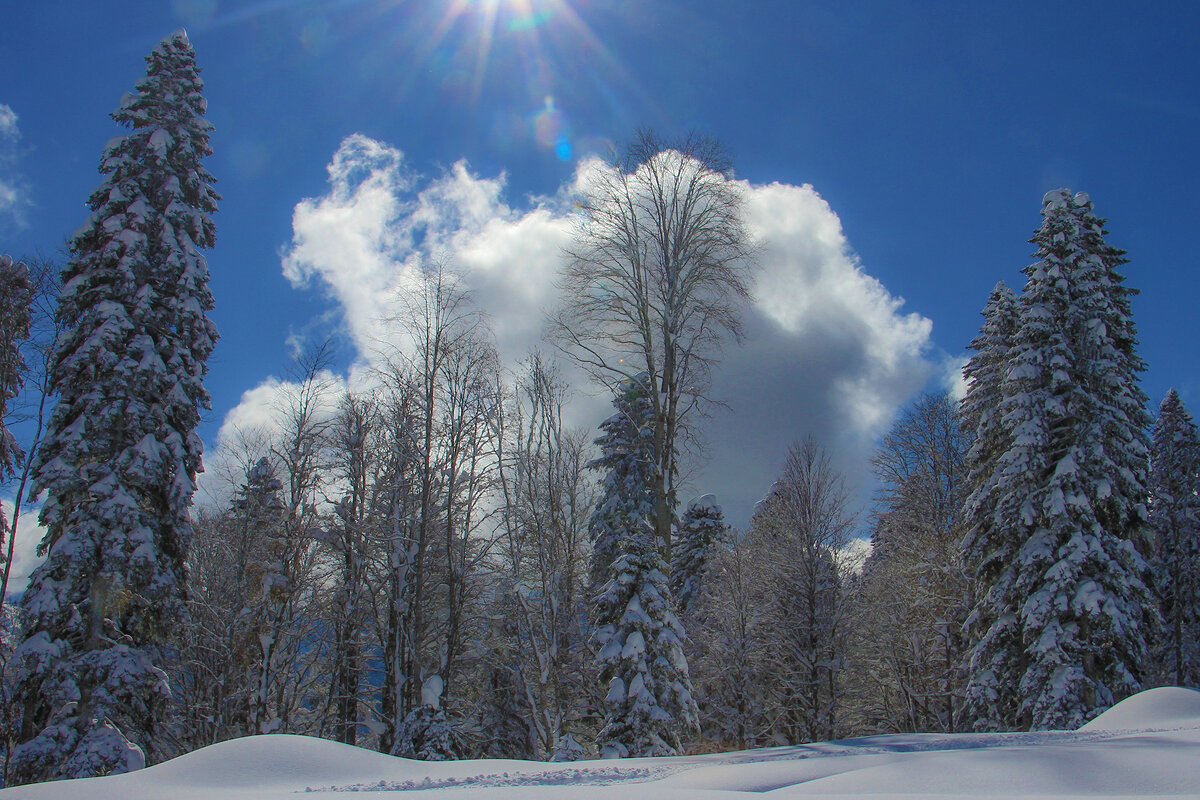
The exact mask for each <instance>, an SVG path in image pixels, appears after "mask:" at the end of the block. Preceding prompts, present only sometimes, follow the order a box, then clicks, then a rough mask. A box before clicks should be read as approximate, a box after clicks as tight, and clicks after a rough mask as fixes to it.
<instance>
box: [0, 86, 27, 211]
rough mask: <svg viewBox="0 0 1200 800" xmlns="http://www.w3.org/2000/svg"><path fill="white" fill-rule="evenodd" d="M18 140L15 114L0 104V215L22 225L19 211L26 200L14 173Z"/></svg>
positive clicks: (18, 131)
mask: <svg viewBox="0 0 1200 800" xmlns="http://www.w3.org/2000/svg"><path fill="white" fill-rule="evenodd" d="M20 138H21V131H20V129H19V128H18V127H17V114H16V112H15V111H13V110H12V108H11V107H9V106H7V105H5V104H4V103H0V215H5V216H8V217H9V218H11V219H12V220H13V221H14V222H15V223H16V224H17V225H24V224H25V220H24V216H23V214H22V213H21V211H22V208H23V207H24V205H25V203H26V202H27V198H26V197H25V196H24V185H23V182H22V180H21V176H20V175H18V174H17V172H16V162H17V142H18V141H19V140H20Z"/></svg>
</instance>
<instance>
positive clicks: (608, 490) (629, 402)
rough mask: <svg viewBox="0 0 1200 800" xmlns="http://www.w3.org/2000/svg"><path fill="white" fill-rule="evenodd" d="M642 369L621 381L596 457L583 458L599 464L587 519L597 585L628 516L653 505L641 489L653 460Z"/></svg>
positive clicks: (607, 569)
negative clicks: (596, 494) (597, 490)
mask: <svg viewBox="0 0 1200 800" xmlns="http://www.w3.org/2000/svg"><path fill="white" fill-rule="evenodd" d="M644 379H645V375H644V374H638V375H636V376H634V377H633V378H629V379H627V380H625V381H622V382H621V384H620V385H619V386H618V389H617V392H618V394H617V396H616V397H615V398H614V400H613V405H614V406H615V407H616V408H617V413H616V414H613V415H612V416H611V417H609V418H608V419H606V420H605V421H604V422H602V423H600V431H601V435H600V438H598V439H596V444H597V445H599V447H600V457H599V458H597V459H596V460H594V461H592V462H591V463H589V464H588V466H589V467H591V468H592V469H596V470H604V471H605V477H604V481H603V487H602V494H601V496H600V501H599V502H598V503H597V504H596V509H595V511H593V512H592V516H591V519H590V520H588V533H589V535H590V536H591V540H592V569H591V579H592V586H593V587H594V588H595V589H596V590H597V591H599V590H600V589H602V588H603V586H604V584H605V583H606V582H607V581H608V579H609V577H610V575H611V569H612V565H613V563H614V562H615V561H616V560H617V558H618V557H619V556H620V555H621V545H622V541H623V539H624V538H625V536H626V531H627V529H628V528H629V526H630V525H631V524H632V523H631V520H635V519H642V518H645V517H646V515H647V514H649V513H651V509H652V508H653V502H654V501H653V498H651V497H649V496H648V495H647V494H646V492H647V491H649V490H648V488H647V487H648V486H649V485H650V476H651V474H652V473H653V471H654V469H655V467H654V461H653V459H652V458H651V457H650V456H649V455H647V453H648V452H649V451H648V448H649V447H650V441H649V440H650V438H651V436H652V431H650V430H649V429H648V427H647V426H646V424H645V422H644V420H645V419H646V418H647V417H648V415H649V414H651V413H652V412H651V410H650V402H649V400H648V399H647V398H646V388H645V384H644V383H643V381H644Z"/></svg>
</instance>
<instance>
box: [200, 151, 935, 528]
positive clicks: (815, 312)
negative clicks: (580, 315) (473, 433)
mask: <svg viewBox="0 0 1200 800" xmlns="http://www.w3.org/2000/svg"><path fill="white" fill-rule="evenodd" d="M596 168H598V167H597V165H596V164H594V163H592V162H585V163H583V164H581V166H580V168H579V170H578V171H577V173H576V175H575V177H574V179H573V182H572V183H571V184H570V185H567V186H564V187H562V188H561V189H560V191H559V193H558V194H557V195H556V196H553V197H544V198H534V199H533V200H532V201H530V203H528V204H527V205H528V206H531V207H528V208H522V209H517V208H514V207H512V206H510V205H509V204H508V201H507V200H506V199H505V180H506V176H505V175H503V174H501V175H498V176H495V177H481V176H478V175H476V174H474V173H472V172H471V170H470V168H469V166H468V165H467V164H466V162H461V161H460V162H458V163H456V164H454V165H453V167H451V169H450V170H449V171H447V172H446V173H444V174H442V175H439V176H437V177H434V178H433V179H431V180H428V181H427V182H424V183H421V182H420V181H418V180H417V179H416V178H415V177H414V176H412V175H409V174H408V173H406V172H405V169H404V159H403V154H402V153H401V152H400V151H399V150H396V149H394V148H391V147H389V146H388V145H385V144H382V143H380V142H376V141H373V140H370V139H368V138H366V137H364V136H361V135H355V136H351V137H349V138H347V139H346V140H345V141H344V142H343V143H342V146H341V147H340V148H339V150H338V152H337V153H336V154H335V155H334V158H333V161H332V162H331V164H330V165H329V188H328V191H327V192H326V194H324V195H322V196H321V197H318V198H310V199H306V200H304V201H302V202H300V203H299V204H297V206H296V209H295V212H294V215H293V227H294V235H293V241H292V243H291V246H290V247H289V248H287V249H286V251H285V253H284V254H283V268H284V274H285V275H286V276H287V277H288V278H289V279H290V280H291V281H292V282H293V283H294V284H295V285H296V286H298V287H302V286H308V285H311V284H312V283H313V282H314V280H315V281H316V282H317V283H318V284H319V285H320V286H321V287H323V288H324V289H325V290H327V291H328V292H329V293H330V295H331V298H332V299H333V300H334V301H335V302H336V303H337V305H338V306H339V307H340V309H341V312H342V315H343V317H344V319H345V322H346V326H347V329H348V330H349V331H350V335H351V337H352V340H353V342H354V344H355V346H356V347H357V350H358V353H359V355H360V357H361V359H362V361H363V362H364V363H365V362H369V361H370V359H371V358H372V353H374V352H376V345H377V344H378V343H379V342H380V341H381V340H386V339H387V337H388V332H389V325H388V323H387V318H388V317H389V315H391V314H393V313H395V311H396V309H397V308H398V303H397V293H398V292H402V291H404V289H405V287H406V286H410V285H411V283H410V281H411V280H412V278H413V277H414V275H415V271H416V270H417V269H419V267H420V265H421V264H422V263H431V262H436V261H443V262H445V263H448V264H450V265H451V266H452V267H453V268H455V269H456V270H459V271H461V272H462V274H463V281H464V285H465V287H466V288H467V289H468V290H469V291H470V292H471V293H472V294H473V295H474V296H475V298H476V300H477V302H478V303H479V304H480V306H481V307H482V309H483V310H484V311H485V312H486V313H487V314H488V315H489V317H490V319H491V324H492V327H493V328H494V330H495V335H496V339H497V345H498V347H499V350H500V352H501V355H502V358H503V359H504V361H505V363H506V364H509V365H512V364H514V363H515V362H516V361H518V360H519V359H520V358H522V357H523V356H524V355H525V354H526V353H527V352H528V350H529V348H530V347H533V346H536V345H538V343H539V340H540V336H541V332H542V326H543V317H544V312H545V311H546V310H547V309H549V308H551V307H553V305H554V304H555V303H556V302H557V301H558V292H557V288H556V286H555V277H556V275H557V274H558V273H559V270H560V269H561V266H562V264H563V260H564V256H563V248H564V246H565V245H566V244H567V243H568V242H569V237H570V235H571V232H572V228H573V217H572V214H573V207H572V204H571V202H570V200H571V198H572V196H573V193H574V192H575V191H576V190H577V189H578V187H579V186H581V185H582V184H583V183H584V182H585V181H586V180H587V175H588V173H589V171H590V170H593V169H596ZM743 188H744V189H745V192H746V214H747V226H748V229H749V231H750V233H751V234H752V236H753V238H754V242H755V245H756V249H757V256H758V265H757V267H756V274H757V277H756V285H755V300H754V303H753V304H752V305H751V307H750V308H748V309H747V312H746V327H747V333H748V336H747V341H746V342H745V346H744V347H741V348H736V347H734V346H732V345H731V346H730V347H729V348H728V349H727V351H726V353H725V357H724V360H723V362H722V364H721V366H720V367H719V370H718V373H717V374H716V375H715V376H714V394H715V396H716V398H717V399H719V400H722V401H725V402H727V403H728V404H729V406H730V411H729V412H728V413H724V412H718V413H717V414H716V415H714V417H713V418H712V420H711V421H710V424H709V430H708V440H709V442H710V443H711V447H710V448H709V459H708V461H707V463H706V464H705V465H703V466H702V467H701V468H700V469H699V471H698V472H697V475H696V479H695V481H694V485H693V486H692V487H691V488H692V489H695V490H696V491H704V492H708V491H712V492H716V493H718V494H719V495H720V496H721V501H722V505H723V506H725V508H726V511H727V513H729V514H730V519H731V521H733V522H735V523H738V524H742V523H744V522H745V518H746V517H747V516H748V514H749V510H750V508H751V506H752V504H753V502H754V500H756V499H757V498H758V497H759V496H760V495H761V494H762V493H764V492H765V491H766V490H767V488H768V487H769V486H770V484H771V482H772V480H773V478H774V477H775V474H776V472H777V471H778V468H779V466H780V464H781V463H782V460H783V456H784V454H785V453H786V450H787V448H788V446H789V445H790V444H791V443H792V442H793V441H795V440H797V439H799V438H801V437H803V436H804V435H806V434H808V433H812V434H814V435H816V436H817V437H818V438H819V440H820V441H821V442H822V443H823V444H825V446H826V447H827V448H829V450H830V451H831V452H832V453H833V455H834V458H835V461H836V463H837V464H838V466H840V467H841V468H842V469H844V470H846V471H847V472H848V473H849V477H850V483H851V487H852V489H853V490H854V491H859V490H860V489H861V488H862V487H863V486H865V485H866V483H867V481H868V477H867V469H866V464H867V459H868V456H869V450H870V448H871V446H873V443H874V441H875V438H876V437H877V436H878V435H879V434H880V433H882V432H883V430H884V429H885V428H886V426H887V425H888V424H890V422H891V419H892V417H893V415H894V414H895V412H896V411H897V409H898V408H899V406H900V405H901V404H903V403H904V402H905V401H906V400H907V399H908V397H909V396H910V395H911V394H912V393H913V392H914V391H916V390H917V389H919V388H920V387H922V386H923V385H924V384H925V382H926V380H927V379H928V377H929V376H930V375H931V374H932V373H933V371H934V369H935V368H934V366H933V365H932V364H931V363H930V362H929V360H928V359H927V358H926V355H925V354H926V350H927V348H928V345H929V338H930V333H931V327H932V326H931V322H930V321H929V320H928V319H926V318H924V317H922V316H920V315H918V314H913V313H904V311H903V302H904V301H903V300H902V299H901V298H897V297H894V296H893V295H891V294H890V293H889V292H888V291H887V289H886V287H884V286H883V285H882V284H881V283H880V282H879V281H878V280H876V279H875V278H873V277H871V276H870V275H869V274H868V273H867V272H866V271H865V269H864V267H863V265H861V264H860V263H859V262H858V259H857V257H856V256H855V255H854V254H853V252H852V251H851V249H850V246H849V243H848V242H847V241H846V237H845V235H844V233H843V231H842V227H841V222H840V220H839V219H838V217H837V215H836V214H835V213H834V212H833V210H832V209H830V208H829V205H828V204H827V203H826V202H825V201H824V200H823V199H822V198H821V197H820V195H818V194H817V192H816V191H815V190H814V189H813V188H812V187H811V186H807V185H805V186H792V185H787V184H782V183H772V184H768V185H750V184H744V185H743ZM393 327H394V326H393ZM276 391H278V385H277V383H276V384H272V383H270V382H268V383H266V384H264V385H263V386H261V387H258V388H256V389H254V390H252V391H251V392H248V393H247V394H246V395H245V396H244V397H243V402H242V404H240V405H239V406H238V408H236V409H234V411H232V412H231V413H230V417H229V418H228V420H227V426H228V425H230V424H232V421H234V420H244V419H253V420H259V419H261V417H262V415H263V414H265V413H266V409H268V408H269V404H268V403H267V402H266V401H265V400H264V398H265V397H266V396H267V395H269V394H270V393H272V392H276ZM589 395H591V396H589ZM576 398H577V399H576V401H575V403H574V405H573V408H571V409H570V412H571V414H570V416H571V417H572V418H573V419H574V420H576V421H578V422H580V423H581V424H586V425H587V426H589V427H591V426H594V425H595V424H596V423H597V422H598V421H599V420H600V419H602V418H603V417H604V416H605V415H606V412H607V409H606V404H607V400H606V399H605V398H604V397H602V396H599V395H598V393H596V392H595V390H594V389H593V388H591V387H586V386H583V385H580V386H578V391H577V392H576ZM222 430H223V431H224V430H225V428H223V429H222Z"/></svg>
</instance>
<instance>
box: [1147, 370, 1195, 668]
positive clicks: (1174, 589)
mask: <svg viewBox="0 0 1200 800" xmlns="http://www.w3.org/2000/svg"><path fill="white" fill-rule="evenodd" d="M1150 528H1151V530H1152V531H1153V534H1154V555H1153V558H1152V564H1153V567H1154V569H1153V572H1154V587H1155V593H1156V594H1157V595H1158V602H1159V607H1160V608H1161V610H1162V616H1163V635H1162V639H1161V641H1160V645H1159V648H1158V653H1157V659H1156V660H1157V661H1158V664H1159V669H1160V670H1161V675H1160V677H1161V679H1162V680H1164V681H1166V682H1169V683H1173V684H1175V685H1176V686H1200V433H1197V430H1196V424H1195V423H1194V422H1193V421H1192V416H1191V414H1189V413H1188V410H1187V408H1185V407H1184V405H1183V401H1182V400H1180V399H1179V394H1178V393H1177V392H1176V391H1175V390H1174V389H1171V390H1170V391H1168V392H1167V396H1166V397H1164V398H1163V401H1162V405H1161V406H1160V409H1159V415H1158V420H1157V421H1156V422H1155V424H1154V439H1153V442H1152V444H1151V447H1150Z"/></svg>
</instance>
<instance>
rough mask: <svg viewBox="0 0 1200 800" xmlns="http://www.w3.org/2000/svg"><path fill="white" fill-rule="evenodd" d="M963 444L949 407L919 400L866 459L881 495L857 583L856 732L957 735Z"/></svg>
mask: <svg viewBox="0 0 1200 800" xmlns="http://www.w3.org/2000/svg"><path fill="white" fill-rule="evenodd" d="M969 445H970V442H969V441H968V439H967V437H966V436H965V435H964V433H963V431H962V430H961V428H960V426H959V415H958V413H957V411H956V408H955V405H954V403H953V401H951V400H950V399H949V398H947V397H946V396H945V395H925V396H923V397H921V398H919V399H918V400H917V401H916V403H914V404H913V406H912V407H910V408H908V409H906V410H905V411H904V413H903V414H902V415H901V416H900V418H899V419H898V420H897V421H896V423H895V424H894V425H893V426H892V429H891V430H890V431H889V432H888V433H887V435H886V436H884V438H883V440H882V441H881V442H880V444H879V448H878V449H877V450H876V453H875V456H874V458H873V459H872V461H871V463H872V466H873V468H874V471H875V476H876V478H877V479H878V480H879V485H880V491H879V495H878V498H877V501H876V509H875V515H874V520H873V530H872V542H873V552H872V554H871V557H870V558H869V559H868V561H867V563H866V567H865V569H864V572H863V575H862V576H861V578H860V579H859V580H858V581H857V583H856V588H857V591H856V593H855V603H854V608H855V617H856V620H855V621H856V624H855V625H854V629H855V634H856V635H855V647H854V656H855V658H854V659H853V660H854V666H853V669H852V672H853V676H854V682H855V686H856V689H857V693H858V697H857V703H856V710H857V712H858V714H859V720H858V724H859V725H861V726H862V729H863V730H866V731H882V732H887V733H892V732H896V731H953V730H955V724H956V723H955V715H956V714H957V712H958V709H959V707H960V706H961V705H962V691H963V675H962V674H961V669H962V659H963V653H964V650H965V647H966V643H965V641H964V637H963V633H962V626H963V623H964V622H965V620H966V618H967V614H968V612H969V611H970V608H971V605H972V596H971V585H970V582H969V581H968V580H967V575H966V570H965V567H964V566H963V561H962V554H961V549H960V544H959V543H960V542H961V541H962V538H963V534H964V533H965V524H964V520H963V516H962V507H963V503H964V502H965V500H966V496H967V492H968V489H967V483H968V481H967V476H968V472H967V467H966V456H967V451H968V449H969Z"/></svg>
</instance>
